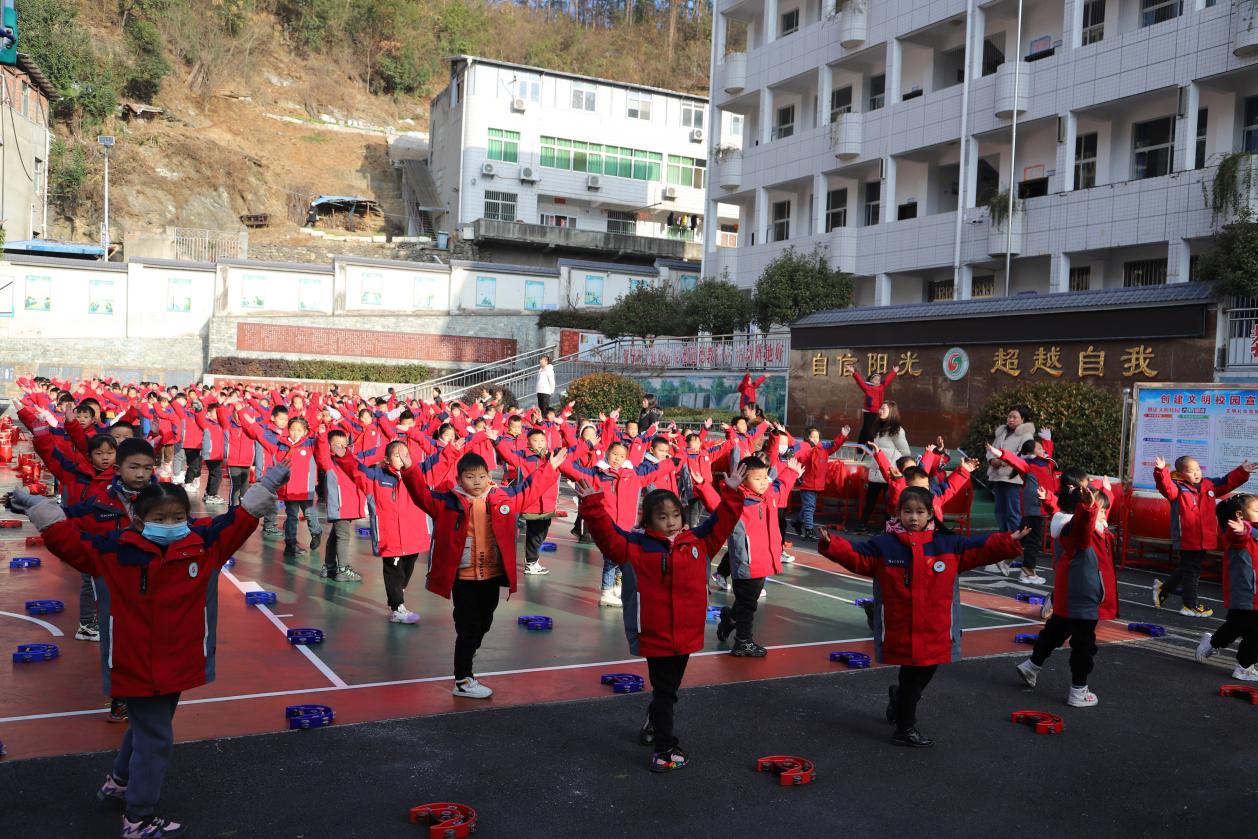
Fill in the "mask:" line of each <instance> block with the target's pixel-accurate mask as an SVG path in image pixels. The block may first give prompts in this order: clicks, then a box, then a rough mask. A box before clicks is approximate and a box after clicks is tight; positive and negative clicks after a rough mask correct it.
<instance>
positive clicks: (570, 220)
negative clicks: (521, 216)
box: [542, 213, 577, 227]
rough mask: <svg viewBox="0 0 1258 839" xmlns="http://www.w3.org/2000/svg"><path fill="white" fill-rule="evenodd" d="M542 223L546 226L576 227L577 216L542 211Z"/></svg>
mask: <svg viewBox="0 0 1258 839" xmlns="http://www.w3.org/2000/svg"><path fill="white" fill-rule="evenodd" d="M542 224H543V225H545V226H546V227H576V226H577V217H576V216H565V215H561V214H559V213H542Z"/></svg>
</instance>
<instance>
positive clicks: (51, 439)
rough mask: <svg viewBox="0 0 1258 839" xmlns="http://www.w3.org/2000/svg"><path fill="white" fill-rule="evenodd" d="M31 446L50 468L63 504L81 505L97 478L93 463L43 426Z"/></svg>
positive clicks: (36, 433) (33, 434)
mask: <svg viewBox="0 0 1258 839" xmlns="http://www.w3.org/2000/svg"><path fill="white" fill-rule="evenodd" d="M77 424H78V423H75V425H77ZM31 445H32V446H33V447H34V448H35V453H36V454H37V455H39V458H40V460H42V461H44V465H45V466H47V467H48V471H49V472H51V473H52V476H53V477H54V478H56V479H57V484H58V488H59V490H60V492H61V503H62V504H74V503H76V502H78V501H81V500H82V499H83V496H84V495H85V494H86V493H87V488H88V486H89V485H90V484H91V483H92V481H93V480H94V479H95V477H96V474H97V473H96V470H95V469H93V468H92V464H91V462H90V461H89V460H87V459H86V458H85V457H84V456H83V455H81V454H79V452H78V451H77V450H75V449H74V448H73V447H72V446H70V445H68V441H67V440H66V439H65V438H64V437H63V438H60V439H58V438H57V437H55V436H53V434H52V433H51V431H50V430H49V429H47V428H44V427H43V426H42V425H37V426H35V430H34V432H33V433H32V434H31Z"/></svg>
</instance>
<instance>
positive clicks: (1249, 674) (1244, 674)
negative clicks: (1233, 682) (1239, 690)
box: [1232, 664, 1258, 682]
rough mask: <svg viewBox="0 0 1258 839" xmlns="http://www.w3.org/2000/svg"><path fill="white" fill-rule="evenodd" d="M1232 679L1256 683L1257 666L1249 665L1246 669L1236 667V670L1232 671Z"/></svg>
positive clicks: (1257, 678) (1257, 680)
mask: <svg viewBox="0 0 1258 839" xmlns="http://www.w3.org/2000/svg"><path fill="white" fill-rule="evenodd" d="M1232 678H1233V679H1240V680H1241V681H1242V682H1258V664H1251V665H1249V666H1248V667H1241V666H1240V665H1239V664H1238V665H1236V669H1235V670H1233V671H1232Z"/></svg>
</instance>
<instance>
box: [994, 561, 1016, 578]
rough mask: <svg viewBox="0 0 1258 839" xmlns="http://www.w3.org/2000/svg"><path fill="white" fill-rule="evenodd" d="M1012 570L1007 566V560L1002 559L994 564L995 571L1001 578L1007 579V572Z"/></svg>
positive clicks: (1010, 566) (1011, 567)
mask: <svg viewBox="0 0 1258 839" xmlns="http://www.w3.org/2000/svg"><path fill="white" fill-rule="evenodd" d="M1012 570H1013V566H1012V565H1010V564H1009V561H1008V560H1005V559H1002V560H1001V561H1000V562H997V563H996V571H997V572H998V573H999V574H1000V575H1001V576H1002V577H1008V576H1009V572H1010V571H1012Z"/></svg>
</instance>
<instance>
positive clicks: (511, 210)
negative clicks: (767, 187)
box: [429, 56, 739, 256]
mask: <svg viewBox="0 0 1258 839" xmlns="http://www.w3.org/2000/svg"><path fill="white" fill-rule="evenodd" d="M731 122H732V123H733V125H732V126H731V124H730V123H731ZM738 122H739V120H737V119H733V118H730V119H727V120H726V125H725V128H726V131H727V132H729V131H731V130H736V129H737V128H738V125H737V123H738ZM431 130H432V151H431V155H430V159H429V160H430V169H431V171H432V176H433V180H434V182H435V184H436V187H437V192H438V194H439V195H440V196H441V199H442V201H443V202H444V204H445V206H446V208H447V211H446V213H445V215H444V216H438V218H437V219H436V224H437V227H439V228H442V229H447V230H450V231H452V232H454V231H458V232H460V233H461V232H462V231H463V229H464V227H465V226H469V225H471V224H472V223H474V222H477V221H479V220H485V221H490V222H495V221H496V222H511V223H515V222H522V223H523V224H525V225H544V226H547V227H556V228H569V229H575V230H578V231H590V232H596V233H613V234H621V235H631V236H640V237H653V238H663V239H675V240H681V241H684V242H693V243H696V247H695V253H696V256H697V255H698V253H699V246H698V244H699V243H701V242H702V240H703V236H704V234H705V233H706V232H707V231H708V230H709V229H711V230H715V229H716V225H713V224H709V223H708V222H709V220H708V219H707V218H705V217H704V207H705V202H704V188H705V186H706V183H707V157H708V147H709V145H711V144H712V142H713V139H712V137H711V136H710V132H711V131H712V126H711V120H710V118H709V113H708V103H707V99H705V98H704V97H701V96H690V95H687V94H683V93H676V92H673V91H668V90H661V89H657V88H649V87H640V86H635V85H629V84H624V83H620V82H614V81H608V80H604V79H594V78H589V77H585V76H578V75H572V74H567V73H558V72H553V71H549V70H543V69H540V68H536V67H527V66H523V65H516V64H507V63H503V62H498V61H493V60H489V59H481V58H473V57H469V56H459V57H456V58H454V59H452V60H451V62H450V84H449V86H448V87H447V88H446V89H445V90H443V91H442V92H441V93H440V94H438V95H437V97H436V98H435V99H434V100H433V102H432V112H431ZM721 142H724V143H730V144H734V145H737V144H738V138H737V137H736V136H732V135H728V134H727V136H725V137H723V138H722V140H721ZM726 209H727V210H729V211H730V212H731V213H732V212H733V208H728V207H727V208H726ZM730 221H731V223H732V222H733V219H732V218H731V219H730ZM464 235H465V234H464ZM465 238H466V235H465ZM561 241H562V240H561Z"/></svg>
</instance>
